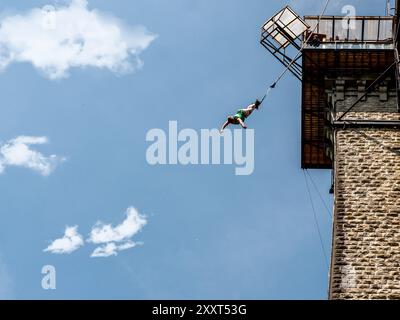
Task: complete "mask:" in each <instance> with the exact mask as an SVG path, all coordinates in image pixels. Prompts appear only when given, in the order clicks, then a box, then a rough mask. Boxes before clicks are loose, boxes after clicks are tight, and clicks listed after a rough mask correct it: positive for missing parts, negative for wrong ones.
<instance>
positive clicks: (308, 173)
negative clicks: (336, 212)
mask: <svg viewBox="0 0 400 320" xmlns="http://www.w3.org/2000/svg"><path fill="white" fill-rule="evenodd" d="M305 171H306V173H307V175H308V176H309V178H310V181H311V183H312V185H313V186H314V189H315V190H316V191H317V193H318V195H319V198H320V199H321V202H322V203H323V205H324V207H325V210H326V212H327V213H328V215H329V217H330V218H331V219H332V213H331V211H330V210H329V209H328V205H327V204H326V202H325V200H324V198H323V197H322V195H321V192H320V191H319V189H318V187H317V185H316V183H315V182H314V179H313V178H312V176H311V174H310V172H309V171H308V170H307V169H306V170H305Z"/></svg>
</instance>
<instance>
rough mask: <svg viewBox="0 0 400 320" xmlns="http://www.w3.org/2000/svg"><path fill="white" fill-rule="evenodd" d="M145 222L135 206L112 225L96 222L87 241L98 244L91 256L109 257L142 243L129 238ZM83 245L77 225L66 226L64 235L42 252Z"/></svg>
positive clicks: (67, 251) (70, 250) (69, 249)
mask: <svg viewBox="0 0 400 320" xmlns="http://www.w3.org/2000/svg"><path fill="white" fill-rule="evenodd" d="M146 224H147V220H146V217H145V216H144V215H141V214H140V213H139V212H138V211H137V210H136V209H135V208H133V207H130V208H128V209H127V210H126V218H125V220H124V221H123V222H122V223H121V224H119V225H117V226H116V227H113V226H111V225H109V224H107V225H106V224H103V223H101V222H98V223H97V224H96V225H95V226H94V227H93V228H92V230H91V232H90V237H89V239H88V240H87V242H89V243H93V244H96V245H99V246H98V247H97V248H95V249H94V251H93V252H92V254H91V257H92V258H100V257H103V258H105V257H110V256H116V255H118V252H120V251H124V250H128V249H131V248H134V247H136V246H138V245H142V244H143V243H141V242H133V241H132V240H131V238H132V237H133V236H134V235H135V234H137V233H138V232H139V231H140V230H141V229H142V228H143V227H144V226H145V225H146ZM83 245H84V241H83V238H82V236H81V235H80V234H79V233H78V227H77V226H75V227H67V228H66V230H65V235H64V237H63V238H61V239H57V240H55V241H53V243H52V244H50V245H49V246H48V247H47V248H46V249H44V250H43V251H44V252H51V253H57V254H65V253H71V252H73V251H75V250H77V249H79V248H80V247H82V246H83Z"/></svg>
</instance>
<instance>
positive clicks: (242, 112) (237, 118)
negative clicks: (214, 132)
mask: <svg viewBox="0 0 400 320" xmlns="http://www.w3.org/2000/svg"><path fill="white" fill-rule="evenodd" d="M261 103H262V101H259V100H256V102H254V103H252V104H250V105H249V106H248V107H247V108H245V109H239V110H238V111H237V112H236V114H235V115H234V116H229V117H228V119H227V121H226V122H225V123H224V124H223V126H222V128H221V130H220V133H221V134H222V133H223V132H224V130H225V128H226V127H227V126H229V125H230V124H235V125H238V124H240V125H241V126H242V128H243V129H247V126H246V125H245V123H244V122H245V120H246V119H247V118H248V117H249V116H250V115H251V114H252V113H253V111H254V110H258V108H259V107H260V105H261Z"/></svg>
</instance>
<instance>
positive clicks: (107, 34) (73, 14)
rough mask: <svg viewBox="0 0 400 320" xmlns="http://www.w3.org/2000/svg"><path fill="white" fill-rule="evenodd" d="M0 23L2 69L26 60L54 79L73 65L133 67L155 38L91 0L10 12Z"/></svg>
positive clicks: (118, 70)
mask: <svg viewBox="0 0 400 320" xmlns="http://www.w3.org/2000/svg"><path fill="white" fill-rule="evenodd" d="M0 24H1V26H0V69H4V68H5V67H7V66H8V65H10V64H12V63H16V62H28V63H31V64H32V65H33V66H34V67H35V68H36V69H38V70H40V71H41V72H43V73H44V74H45V75H46V76H47V77H48V78H50V79H60V78H65V77H67V76H68V71H69V70H70V69H71V68H74V67H77V68H84V67H96V68H100V69H108V70H110V71H112V72H116V73H129V72H132V71H134V70H135V69H137V68H140V67H141V66H142V64H143V63H142V61H141V60H140V58H139V54H140V53H141V52H142V51H143V50H145V49H146V48H147V47H148V46H149V45H150V44H151V42H152V41H153V40H154V39H155V38H156V35H154V34H153V33H151V32H149V31H148V30H147V29H146V28H145V27H143V26H135V27H132V26H128V25H126V24H124V23H123V22H122V21H120V20H119V19H117V18H115V17H112V16H110V15H106V14H103V13H101V12H99V11H98V10H89V8H88V2H87V0H71V1H70V2H69V4H68V5H65V6H61V7H58V8H54V7H51V6H46V7H45V9H43V8H34V9H31V10H30V11H28V12H25V13H22V14H18V15H8V16H5V17H3V18H2V19H1V20H0Z"/></svg>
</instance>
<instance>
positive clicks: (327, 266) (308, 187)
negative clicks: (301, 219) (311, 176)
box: [303, 170, 329, 270]
mask: <svg viewBox="0 0 400 320" xmlns="http://www.w3.org/2000/svg"><path fill="white" fill-rule="evenodd" d="M303 175H304V180H305V182H306V186H307V191H308V196H309V198H310V203H311V207H312V210H313V217H314V222H315V226H316V228H317V232H318V237H319V241H320V244H321V249H322V253H323V255H324V258H325V260H324V261H325V265H326V268H327V270H329V262H328V255H327V254H326V250H325V246H324V241H323V239H322V234H321V228H320V226H319V223H318V219H317V213H316V210H315V206H314V201H313V199H312V196H311V190H310V186H309V184H308V180H307V176H306V174H305V172H304V170H303Z"/></svg>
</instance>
